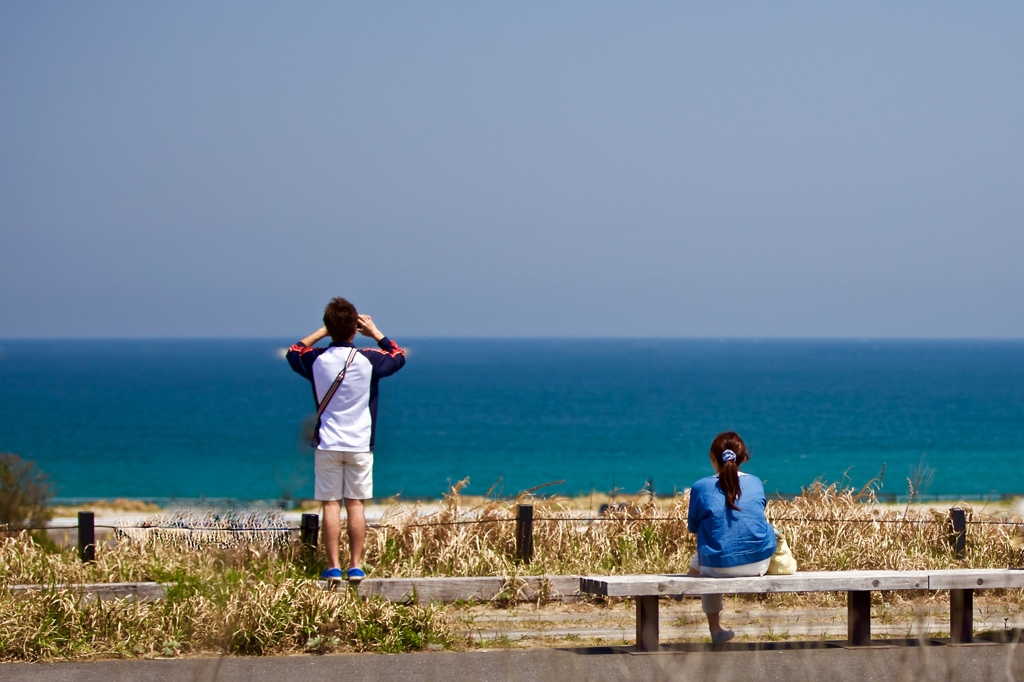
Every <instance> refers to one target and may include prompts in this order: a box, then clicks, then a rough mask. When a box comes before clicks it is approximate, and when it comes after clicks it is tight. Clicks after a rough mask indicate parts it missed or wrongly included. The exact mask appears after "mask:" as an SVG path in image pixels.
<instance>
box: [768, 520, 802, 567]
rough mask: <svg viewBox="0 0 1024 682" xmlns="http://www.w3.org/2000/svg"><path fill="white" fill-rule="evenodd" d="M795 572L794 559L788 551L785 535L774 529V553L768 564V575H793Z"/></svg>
mask: <svg viewBox="0 0 1024 682" xmlns="http://www.w3.org/2000/svg"><path fill="white" fill-rule="evenodd" d="M794 573H796V559H795V558H794V557H793V552H791V551H789V543H787V542H786V536H785V535H783V534H782V533H780V532H778V531H775V554H773V555H772V560H771V563H769V564H768V575H793V574H794Z"/></svg>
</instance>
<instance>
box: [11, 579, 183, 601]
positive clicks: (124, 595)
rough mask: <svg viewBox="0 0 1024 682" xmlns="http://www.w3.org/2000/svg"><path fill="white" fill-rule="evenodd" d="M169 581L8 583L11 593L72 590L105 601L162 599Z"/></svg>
mask: <svg viewBox="0 0 1024 682" xmlns="http://www.w3.org/2000/svg"><path fill="white" fill-rule="evenodd" d="M168 584H170V583H151V582H143V583H81V584H76V585H57V586H51V585H10V586H8V588H7V589H9V590H10V591H11V592H12V593H13V594H26V593H28V592H38V591H40V590H44V589H46V590H52V589H66V590H73V591H75V592H77V593H79V594H81V595H84V596H85V597H89V598H93V599H99V600H101V601H106V600H108V599H130V600H134V599H164V598H165V597H166V596H167V586H168Z"/></svg>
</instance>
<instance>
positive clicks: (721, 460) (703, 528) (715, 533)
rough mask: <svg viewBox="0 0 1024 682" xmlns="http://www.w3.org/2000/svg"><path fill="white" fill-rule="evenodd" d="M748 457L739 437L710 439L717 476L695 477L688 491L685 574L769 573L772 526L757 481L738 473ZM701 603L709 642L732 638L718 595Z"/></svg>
mask: <svg viewBox="0 0 1024 682" xmlns="http://www.w3.org/2000/svg"><path fill="white" fill-rule="evenodd" d="M749 459H750V454H749V453H748V452H747V446H746V445H745V444H744V443H743V439H741V438H740V437H739V435H738V434H736V433H734V432H732V431H727V432H725V433H720V434H718V436H716V437H715V440H714V441H713V442H712V443H711V464H712V465H713V466H714V467H715V474H716V475H715V476H708V477H706V478H702V479H700V480H699V481H697V482H696V483H694V484H693V488H691V489H690V511H689V516H688V519H687V524H688V526H689V529H690V532H691V533H696V534H697V555H696V556H694V557H693V560H692V561H691V562H690V575H703V576H708V577H712V578H739V577H746V576H756V575H764V574H765V573H766V572H767V571H768V564H769V563H770V562H771V558H772V554H774V552H775V529H774V528H772V527H771V525H770V524H769V523H768V519H766V518H765V515H764V509H765V504H766V501H765V497H764V486H762V485H761V480H760V479H758V478H757V477H756V476H750V475H748V474H745V473H743V472H741V471H740V465H741V464H743V463H744V462H746V461H747V460H749ZM701 606H702V607H703V610H704V613H705V614H706V615H707V617H708V629H710V630H711V641H712V642H713V643H715V644H722V643H724V642H728V641H729V640H730V639H732V638H733V632H732V631H731V630H723V629H722V624H721V620H720V615H721V612H722V595H720V594H707V595H703V596H701Z"/></svg>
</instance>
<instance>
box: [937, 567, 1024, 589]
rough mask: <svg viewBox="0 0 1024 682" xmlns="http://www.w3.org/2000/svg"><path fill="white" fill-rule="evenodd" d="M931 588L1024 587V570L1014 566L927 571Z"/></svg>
mask: <svg viewBox="0 0 1024 682" xmlns="http://www.w3.org/2000/svg"><path fill="white" fill-rule="evenodd" d="M928 587H929V589H932V590H983V589H993V588H999V587H1020V588H1024V570H1020V569H1014V568H952V569H947V570H941V571H929V572H928Z"/></svg>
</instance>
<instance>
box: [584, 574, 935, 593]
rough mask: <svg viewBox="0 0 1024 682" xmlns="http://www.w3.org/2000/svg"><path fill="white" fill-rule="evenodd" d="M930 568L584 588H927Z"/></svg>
mask: <svg viewBox="0 0 1024 682" xmlns="http://www.w3.org/2000/svg"><path fill="white" fill-rule="evenodd" d="M928 575H929V572H928V571H814V572H809V573H797V574H795V575H766V576H760V577H751V578H706V577H701V576H685V575H622V576H583V577H582V578H581V579H580V591H581V592H585V593H588V594H597V595H604V596H608V597H630V596H632V597H639V596H651V595H676V594H686V595H697V594H721V593H727V594H748V593H754V594H761V593H765V592H843V591H850V590H854V591H872V590H926V589H928V585H929V583H928Z"/></svg>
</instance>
